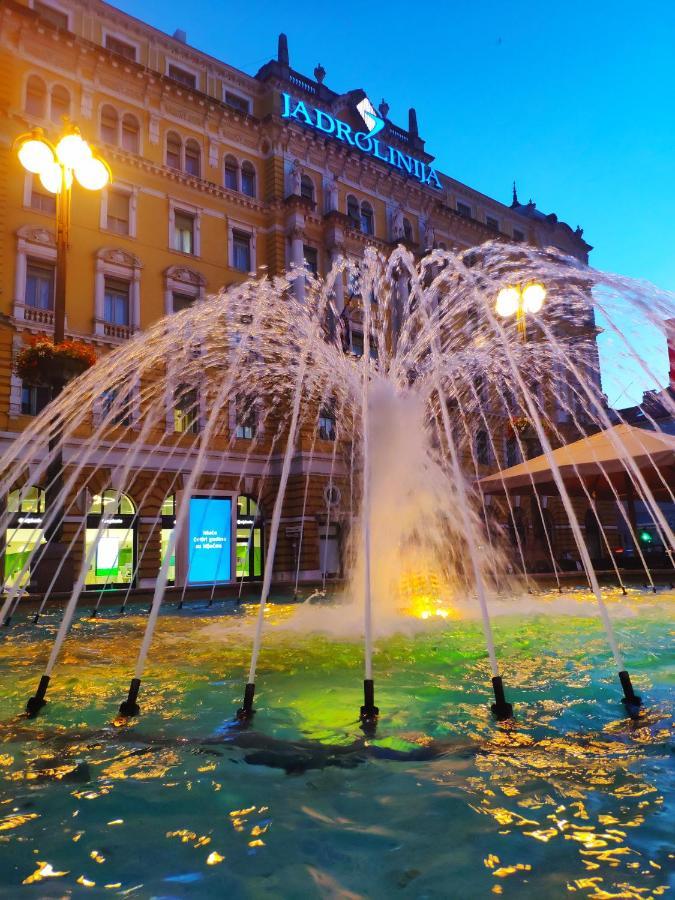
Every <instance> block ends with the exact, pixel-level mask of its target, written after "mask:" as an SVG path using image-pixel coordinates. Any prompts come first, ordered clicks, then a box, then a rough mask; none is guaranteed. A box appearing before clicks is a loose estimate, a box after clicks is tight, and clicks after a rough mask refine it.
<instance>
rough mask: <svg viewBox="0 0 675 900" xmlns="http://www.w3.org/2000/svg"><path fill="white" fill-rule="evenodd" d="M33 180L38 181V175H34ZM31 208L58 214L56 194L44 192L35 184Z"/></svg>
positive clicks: (31, 196) (32, 191)
mask: <svg viewBox="0 0 675 900" xmlns="http://www.w3.org/2000/svg"><path fill="white" fill-rule="evenodd" d="M33 180H34V181H37V176H34V179H33ZM30 208H31V209H35V210H37V211H38V212H43V213H48V214H49V215H50V216H53V215H55V214H56V196H55V195H54V194H44V193H43V192H42V191H40V190H39V189H38V188H37V187H36V185H35V184H33V187H32V189H31V194H30Z"/></svg>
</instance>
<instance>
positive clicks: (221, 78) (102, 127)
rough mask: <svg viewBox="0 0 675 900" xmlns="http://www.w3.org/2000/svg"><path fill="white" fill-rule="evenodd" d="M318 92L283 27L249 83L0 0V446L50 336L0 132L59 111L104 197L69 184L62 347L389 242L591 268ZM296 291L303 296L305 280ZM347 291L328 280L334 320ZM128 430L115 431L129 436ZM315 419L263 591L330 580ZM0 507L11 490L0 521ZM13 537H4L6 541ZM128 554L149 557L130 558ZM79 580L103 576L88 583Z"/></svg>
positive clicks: (38, 219) (99, 6) (46, 247)
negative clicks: (515, 245) (32, 363)
mask: <svg viewBox="0 0 675 900" xmlns="http://www.w3.org/2000/svg"><path fill="white" fill-rule="evenodd" d="M324 82H325V72H324V71H323V70H322V69H321V67H317V69H315V71H314V74H313V77H308V76H306V75H303V74H301V73H299V72H297V71H295V70H294V69H293V68H292V67H291V64H290V58H289V50H288V45H287V42H286V38H285V36H283V35H282V36H280V38H279V41H278V50H277V56H276V58H275V59H272V60H271V61H270V62H269V63H267V64H266V65H264V66H263V67H262V68H261V69H260V71H259V72H258V73H257V74H255V75H248V74H246V73H244V72H241V71H238V70H237V69H234V68H233V67H231V66H229V65H228V64H227V63H226V62H223V61H220V60H217V59H214V58H213V57H211V56H209V55H207V54H205V53H201V52H199V51H198V50H196V49H195V48H193V47H191V46H189V45H188V43H187V42H186V38H185V35H184V34H183V33H181V32H178V31H177V32H176V33H175V34H174V35H173V36H168V35H166V34H163V33H161V32H159V31H157V30H155V29H154V28H152V27H150V26H148V25H146V24H144V23H143V22H141V21H139V20H137V19H135V18H133V17H131V16H128V15H126V14H125V13H122V12H121V11H120V10H118V9H116V8H115V7H113V6H110V5H108V4H106V3H102V2H98V0H87V2H85V0H44V2H43V0H26V2H19V0H5V2H3V4H2V5H1V6H0V191H1V199H0V260H2V266H1V269H0V445H3V446H6V444H7V442H9V441H11V440H12V439H13V438H14V437H15V436H16V434H17V432H20V431H21V430H22V429H23V428H24V427H25V426H26V424H27V423H28V422H30V420H31V417H32V416H34V415H36V414H37V413H38V412H39V411H40V409H41V408H42V406H43V405H44V404H45V402H46V401H47V399H48V397H47V396H45V392H44V389H41V388H39V387H38V386H34V385H30V384H25V383H22V382H21V381H20V379H19V378H18V377H17V375H16V374H14V372H13V360H14V358H15V355H16V353H17V351H18V349H19V348H20V347H21V346H22V345H23V343H24V341H25V339H26V338H27V337H29V336H30V335H35V334H40V333H47V334H49V333H50V331H52V330H53V323H54V297H53V291H54V267H55V259H56V244H55V233H54V212H55V204H54V197H53V195H50V194H48V193H47V192H46V191H45V190H44V189H43V188H42V187H41V185H40V183H39V181H38V180H37V178H35V177H34V176H31V175H29V174H26V173H25V172H24V170H23V169H22V168H21V166H20V164H19V161H18V159H17V156H16V153H15V152H14V151H13V142H14V141H15V139H16V138H17V136H19V135H20V134H22V133H25V132H27V131H29V130H31V129H33V128H35V127H39V128H42V129H44V131H45V133H46V134H47V136H48V137H50V138H51V139H52V140H55V139H57V138H58V136H59V135H60V134H62V133H63V129H64V119H67V120H69V121H71V122H72V123H73V124H75V125H77V126H78V127H79V128H80V130H81V132H82V134H83V136H84V137H85V138H86V139H87V140H88V141H89V142H90V143H91V144H92V145H94V146H95V147H96V148H97V150H98V152H100V154H101V155H102V156H103V157H104V158H105V159H106V160H107V161H108V162H109V164H110V167H111V170H112V173H113V180H112V183H111V184H110V185H109V186H108V187H107V188H106V189H105V190H104V191H103V192H101V194H100V195H99V194H93V193H92V194H88V193H87V192H85V191H81V190H77V189H76V192H75V194H74V197H73V215H72V223H71V247H70V250H69V260H68V266H69V269H68V289H67V321H66V333H67V336H69V337H72V338H76V339H79V340H83V341H86V342H88V343H90V344H92V345H93V346H94V347H95V348H96V350H97V352H98V353H99V354H103V353H105V352H107V351H108V350H110V349H112V348H114V347H117V346H119V345H120V344H122V343H123V342H125V341H127V340H129V338H130V337H131V336H132V335H134V334H135V333H136V332H137V331H138V330H142V329H145V328H147V327H148V326H149V325H150V324H151V323H153V322H155V321H156V320H158V319H159V318H161V317H163V316H165V315H167V314H170V313H172V312H175V311H177V310H180V309H183V308H185V307H186V306H189V305H192V304H198V303H200V301H201V300H202V299H203V298H204V297H205V296H206V295H207V294H209V293H212V292H216V291H218V290H219V289H220V288H221V287H223V286H227V285H230V284H233V283H238V282H241V281H243V280H245V279H247V278H249V277H251V276H253V277H256V276H260V275H261V274H262V273H267V274H272V275H274V274H277V273H282V272H284V271H286V270H287V269H288V268H289V267H290V266H292V265H296V266H300V265H303V264H304V265H306V266H307V267H308V268H310V269H312V270H313V271H315V272H316V273H317V274H319V275H321V274H325V273H326V272H327V271H328V270H329V268H330V266H331V264H332V262H333V260H334V259H335V258H336V257H337V256H347V257H349V258H354V259H359V258H361V257H362V256H363V253H364V251H365V249H366V247H368V246H374V247H375V248H378V249H380V250H382V251H384V252H388V251H389V250H391V249H392V248H393V247H394V246H396V245H397V244H399V243H404V244H405V245H406V246H407V247H408V248H410V249H411V250H413V251H414V252H415V253H419V254H422V253H423V252H425V251H426V250H427V249H430V248H432V247H440V248H446V249H462V248H467V247H471V246H475V245H477V244H480V243H481V242H484V241H487V240H492V239H495V238H500V237H501V238H502V239H504V240H506V241H511V242H513V241H515V242H525V243H527V244H529V245H533V246H537V247H548V246H553V247H556V248H558V249H560V250H562V251H564V252H565V253H567V254H570V255H572V256H574V257H576V258H578V259H579V260H580V261H582V262H585V261H586V260H587V255H588V252H589V250H590V249H591V248H590V247H589V245H588V244H587V243H586V242H585V241H584V240H583V237H582V234H581V231H580V230H579V229H577V230H576V231H574V230H572V229H571V228H570V227H569V226H568V225H566V224H564V223H562V222H560V221H558V219H557V218H556V216H555V215H543V214H541V213H540V212H539V211H538V210H537V209H536V207H535V206H534V204H532V203H529V204H520V203H519V202H518V200H517V197H516V196H515V191H514V198H513V202H512V204H511V205H505V204H502V203H500V202H499V201H497V200H494V199H492V198H490V197H487V196H485V195H484V194H482V193H480V191H478V190H476V189H474V188H471V187H469V186H467V185H464V184H461V183H460V182H458V181H456V180H454V179H453V178H451V177H450V176H447V175H445V174H444V173H442V172H440V171H438V170H437V169H436V168H435V166H434V158H433V156H432V155H431V154H430V153H429V152H428V150H427V148H426V146H425V142H424V140H423V138H422V137H421V133H420V128H419V125H418V122H417V117H416V114H415V111H414V110H410V113H409V118H408V123H407V127H401V126H399V125H396V124H395V123H393V122H392V121H391V120H390V119H389V118H388V112H389V110H388V107H387V105H386V104H385V103H384V101H383V102H382V103H381V104H379V106H378V108H377V109H376V108H375V107H374V105H373V104H372V103H371V102H370V100H369V99H368V97H367V96H366V95H365V94H364V92H363V91H360V90H356V91H347V92H345V93H338V92H336V91H334V90H331V89H330V88H329V87H328V86H327V85H326V84H325V83H324ZM296 285H297V290H298V291H299V292H302V290H303V283H302V282H301V281H300V280H298V281H297V282H296ZM346 289H347V286H346V285H345V284H344V283H343V282H342V281H338V283H337V285H336V305H337V306H338V308H339V309H342V308H343V307H344V304H345V296H344V294H345V291H346ZM349 342H350V349H351V350H352V351H353V352H354V353H357V354H358V353H359V352H360V351H361V350H362V346H363V335H362V333H360V332H359V325H358V322H356V321H355V322H352V323H351V327H350V331H349ZM188 418H189V417H188ZM186 421H187V420H186V418H185V416H183V417H181V414H180V410H179V411H178V414H176V411H175V410H172V409H170V408H169V409H168V410H167V429H173V430H175V432H176V436H175V440H176V442H178V443H180V442H181V441H184V440H185V439H186V438H185V432H186V431H189V432H192V431H193V430H195V429H198V428H199V414H197V415H196V417H193V418H192V419H190V420H189V421H187V424H186ZM135 424H136V423H135V422H134V421H129V422H124V423H121V425H123V427H126V428H130V429H133V428H134V427H135ZM321 427H322V429H323V431H322V433H321V435H320V437H319V439H318V440H317V441H316V445H315V447H314V450H315V452H314V454H313V458H314V460H315V462H314V463H313V465H316V467H317V469H316V477H315V478H314V480H313V481H312V486H311V489H310V491H309V497H308V502H307V504H306V509H305V512H306V515H305V521H304V522H302V530H303V540H302V547H301V548H299V547H298V539H297V533H298V525H299V523H300V520H301V518H302V509H303V507H304V506H305V505H304V503H303V501H302V498H303V496H304V492H305V483H306V481H305V479H306V475H307V466H308V465H309V464H310V463H309V462H308V460H309V458H310V454H308V452H307V447H308V443H307V442H312V441H313V438H312V437H311V436H303V438H302V440H301V442H300V445H299V447H298V455H297V459H296V461H295V463H294V470H293V475H292V477H291V482H290V488H289V492H288V500H287V503H286V506H285V508H284V518H283V523H282V524H283V527H282V533H281V540H280V546H279V552H278V561H277V570H276V576H277V577H278V578H279V579H284V578H289V577H290V576H291V574H292V572H293V570H294V568H295V567H296V566H297V565H298V560H297V558H296V557H297V554H298V553H300V554H301V558H300V560H299V567H300V570H301V572H302V573H303V577H304V578H306V579H314V578H317V577H319V576H320V575H321V573H322V570H326V569H328V572H329V574H330V575H335V574H339V573H340V565H341V564H340V558H341V540H342V538H341V534H340V516H341V515H344V511H342V512H340V511H339V510H337V509H336V511H335V512H334V514H333V519H332V523H330V515H329V514H328V509H329V507H330V505H331V504H334V505H335V504H336V496H334V495H332V494H331V495H330V496H329V494H330V492H329V491H327V487H328V483H327V474H326V473H327V465H326V464H325V461H326V460H328V459H330V457H331V455H332V449H331V434H330V432H331V427H332V426H331V423H330V422H324V423H323V425H322V426H321ZM232 429H233V435H232V439H233V445H232V446H234V448H235V450H236V451H237V453H234V454H233V457H232V462H231V465H230V466H229V468H228V469H227V471H223V470H222V464H221V463H219V464H218V469H217V471H219V472H220V473H221V474H219V475H218V478H217V483H215V481H214V483H213V484H212V485H211V487H213V488H216V487H218V488H223V489H227V490H237V491H238V492H239V493H240V501H239V520H240V521H239V525H240V528H239V531H238V541H239V542H240V543H242V544H246V543H247V541H248V540H249V537H250V534H249V531H250V528H251V527H253V526H254V525H255V527H256V528H257V529H258V532H257V533H256V535H255V536H254V539H253V543H255V544H256V546H257V547H258V551H257V555H256V554H249V557H250V558H249V557H247V559H246V560H244V559H243V557H242V559H240V560H239V561H238V575H239V576H240V577H241V576H243V577H250V578H256V577H259V575H260V571H261V564H262V558H263V556H264V543H265V536H264V524H263V523H264V517H263V513H267V514H269V510H270V508H271V502H273V496H274V489H273V488H274V486H273V483H272V482H270V484H269V486H267V487H264V486H262V485H261V484H259V483H257V482H256V480H255V479H254V478H249V477H247V478H246V479H245V480H244V483H242V479H241V477H240V476H241V472H240V471H239V470H238V465H239V463H238V462H237V459H240V458H241V454H243V453H246V447H247V442H250V440H251V439H252V437H253V433H252V432H253V427H252V426H250V425H248V426H247V425H246V423H245V422H237V421H236V419H235V420H234V421H233V422H232ZM303 441H305V443H304V444H303ZM186 446H187V445H186ZM313 446H314V444H313ZM322 460H323V463H322ZM186 465H189V459H188V460H187V461H186ZM322 465H323V468H322ZM214 466H215V464H214ZM146 470H147V471H146ZM151 470H152V455H151V453H149V454H148V456H147V459H146V462H145V469H144V470H143V471H142V472H141V473H139V476H138V486H137V487H138V494H137V496H134V491H133V490H132V491H130V492H129V494H128V496H125V498H124V509H122V507H121V506H120V508H119V509H118V510H117V512H118V514H119V517H120V519H121V520H123V526H124V528H126V529H127V530H128V529H129V523H130V522H132V521H133V528H134V533H133V536H132V537H131V538H130V539H127V540H126V543H125V545H124V547H125V549H124V553H125V559H126V560H127V562H126V563H125V567H123V566H122V565H121V563H120V566H119V568H120V573H119V578H118V580H119V581H120V583H123V584H124V583H128V582H129V581H130V580H131V581H132V582H134V583H135V584H137V586H139V587H148V586H150V585H152V583H153V581H154V578H155V576H156V573H157V570H158V566H159V562H160V560H161V556H162V553H163V550H164V549H165V547H166V541H167V534H168V533H170V530H171V527H172V517H173V516H174V514H175V500H174V499H173V498H174V496H175V494H173V493H171V492H170V489H169V487H168V485H166V484H163V483H162V480H161V479H159V480H157V481H156V485H155V487H154V488H153V491H152V492H151V493H150V494H148V491H145V490H144V489H143V484H144V478H145V479H146V480H147V478H149V474H148V473H149V472H150V471H151ZM214 471H216V469H215V468H214ZM146 476H147V478H146ZM27 477H29V476H27ZM99 480H100V484H96V485H90V488H89V489H88V492H87V493H86V495H85V496H84V497H83V498H81V500H80V501H79V502H80V513H81V516H88V518H89V519H90V520H91V522H88V523H87V528H89V527H90V526H91V528H92V529H94V530H95V529H96V528H97V521H98V520H96V516H97V515H98V516H100V515H102V514H103V510H104V506H105V502H104V501H105V496H104V494H103V492H104V491H105V490H114V489H115V487H116V485H115V473H114V471H112V470H111V471H110V472H109V477H107V479H106V478H105V477H101V478H100V479H99ZM204 487H208V485H206V484H205V485H204ZM338 494H339V492H338ZM141 495H142V496H143V498H144V499H143V500H141V499H140V497H141ZM12 502H15V501H13V500H12V498H11V497H10V498H9V503H10V509H12V506H11V504H12ZM42 502H43V501H42V499H41V492H40V486H39V485H35V494H34V496H33V497H32V499H31V500H30V501H29V502H28V505H27V506H26V502H25V501H23V502H22V505H21V506H20V508H19V507H17V509H16V510H15V512H16V516H17V523H16V525H15V534H18V533H19V531H21V529H20V527H19V524H20V523H19V519H20V518H21V516H22V515H25V514H29V515H31V514H32V515H34V516H36V517H37V519H38V520H39V516H40V511H41V503H42ZM97 504H98V506H97ZM337 506H339V502H338V503H337ZM126 517H129V521H127V518H126ZM239 532H241V535H240V534H239ZM247 536H248V537H247ZM25 537H26V535H25V534H23V532H22V533H21V535H19V537H17V538H16V540H15V543H17V542H19V540H20V539H21V540H25ZM139 542H140V543H143V546H144V547H146V548H147V549H146V551H145V552H144V553H143V556H142V559H139V558H138V550H137V548H138V545H139ZM10 544H11V541H10ZM83 544H84V542H83ZM16 553H17V555H18V556H20V553H19V551H18V550H16ZM11 555H12V554H11V547H10V546H8V549H7V553H6V565H5V568H6V570H8V569H11V568H13V567H14V568H15V565H16V561H15V562H11V560H10V557H11ZM121 559H122V556H120V561H121ZM123 568H124V571H123V572H122V569H123ZM6 574H7V573H6ZM88 583H90V584H91V585H92V586H96V584H99V583H100V579H99V578H98V577H97V575H96V572H95V571H94V572H93V573H92V574H91V578H88Z"/></svg>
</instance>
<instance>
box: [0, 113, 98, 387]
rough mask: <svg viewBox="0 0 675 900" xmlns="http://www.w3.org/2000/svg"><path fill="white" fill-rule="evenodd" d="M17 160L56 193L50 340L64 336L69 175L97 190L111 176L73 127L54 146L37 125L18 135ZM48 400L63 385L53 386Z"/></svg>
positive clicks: (45, 187)
mask: <svg viewBox="0 0 675 900" xmlns="http://www.w3.org/2000/svg"><path fill="white" fill-rule="evenodd" d="M14 146H15V147H16V150H17V155H18V157H19V162H20V163H21V165H22V166H23V167H24V169H26V171H27V172H31V173H32V174H33V175H37V176H39V178H40V183H41V184H42V186H43V188H44V189H45V190H46V191H49V193H50V194H56V273H55V275H56V277H55V280H54V343H55V344H59V343H61V342H62V341H63V340H64V338H65V323H66V253H67V250H68V238H69V232H70V194H71V188H72V185H73V177H74V178H75V180H76V181H77V182H78V184H80V185H81V186H82V187H83V188H86V189H87V190H90V191H100V190H101V189H102V188H104V187H105V186H106V184H108V182H109V181H110V179H111V173H110V167H109V166H108V164H107V163H106V162H105V161H104V160H102V159H101V158H100V157H99V156H97V155H96V154H95V153H94V152H93V151H92V149H91V147H90V146H89V144H88V143H87V142H86V141H85V140H84V138H83V137H82V135H81V134H80V132H79V129H77V128H71V129H70V130H69V131H68V132H67V133H66V134H64V135H63V137H62V138H61V139H60V140H59V142H58V143H57V144H56V145H54V144H52V143H51V141H49V140H48V139H47V138H46V137H45V134H44V132H43V131H42V129H41V128H34V129H33V131H31V132H29V133H28V134H22V135H21V136H20V137H18V138H17V139H16V141H15V142H14ZM55 387H56V390H53V391H52V399H53V398H54V397H55V396H57V395H58V393H60V390H61V389H62V388H63V385H61V386H60V387H59V386H55Z"/></svg>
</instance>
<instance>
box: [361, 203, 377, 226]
mask: <svg viewBox="0 0 675 900" xmlns="http://www.w3.org/2000/svg"><path fill="white" fill-rule="evenodd" d="M361 231H362V232H363V233H364V234H374V233H375V219H374V217H373V207H372V206H371V205H370V203H368V201H367V200H364V201H363V203H362V204H361Z"/></svg>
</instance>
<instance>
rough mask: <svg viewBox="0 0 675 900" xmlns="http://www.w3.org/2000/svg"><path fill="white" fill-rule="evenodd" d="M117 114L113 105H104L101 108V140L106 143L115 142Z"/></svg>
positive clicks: (116, 138)
mask: <svg viewBox="0 0 675 900" xmlns="http://www.w3.org/2000/svg"><path fill="white" fill-rule="evenodd" d="M118 130H119V116H118V115H117V110H116V109H115V107H114V106H108V105H106V106H104V107H103V109H102V110H101V140H102V141H105V142H106V144H117V141H118V137H117V133H118Z"/></svg>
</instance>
